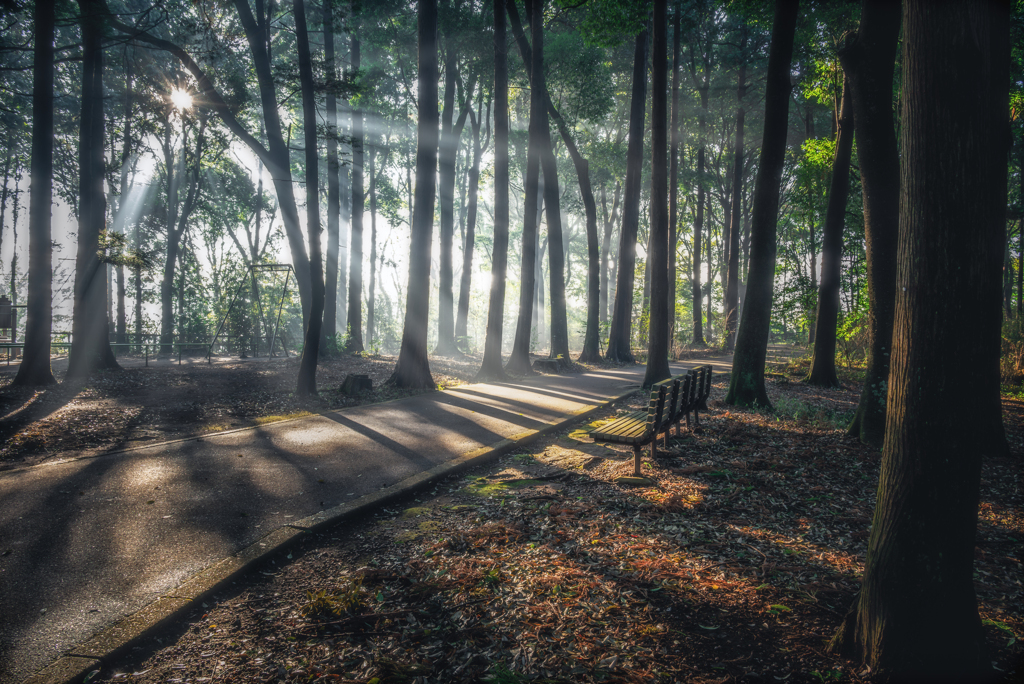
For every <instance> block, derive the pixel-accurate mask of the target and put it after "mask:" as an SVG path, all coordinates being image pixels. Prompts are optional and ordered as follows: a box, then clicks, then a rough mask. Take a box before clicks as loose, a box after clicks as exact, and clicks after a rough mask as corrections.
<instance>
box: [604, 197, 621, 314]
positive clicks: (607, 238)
mask: <svg viewBox="0 0 1024 684" xmlns="http://www.w3.org/2000/svg"><path fill="white" fill-rule="evenodd" d="M621 190H622V186H621V185H620V184H619V183H618V182H617V181H616V183H615V194H614V195H613V196H612V213H611V214H609V213H608V204H607V198H606V197H605V190H604V186H601V204H602V205H603V206H604V215H605V220H604V239H603V241H602V242H601V305H600V308H601V323H607V322H608V300H609V299H610V298H609V296H608V294H609V292H608V288H609V285H610V284H611V282H612V281H613V280H614V278H613V277H612V275H611V270H612V264H613V263H614V261H613V259H612V231H613V230H614V228H615V223H616V220H617V219H618V215H619V193H620V192H621Z"/></svg>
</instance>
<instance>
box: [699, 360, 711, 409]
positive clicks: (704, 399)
mask: <svg viewBox="0 0 1024 684" xmlns="http://www.w3.org/2000/svg"><path fill="white" fill-rule="evenodd" d="M709 396H711V366H704V387H702V388H701V393H700V407H701V409H703V410H705V411H706V410H707V408H708V397H709Z"/></svg>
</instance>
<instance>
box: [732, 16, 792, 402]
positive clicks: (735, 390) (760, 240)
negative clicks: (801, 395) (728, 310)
mask: <svg viewBox="0 0 1024 684" xmlns="http://www.w3.org/2000/svg"><path fill="white" fill-rule="evenodd" d="M798 5H799V2H798V0H776V2H775V19H774V23H773V25H772V41H771V47H770V48H769V52H768V71H767V74H766V81H767V85H766V87H765V115H764V139H763V141H762V143H761V163H760V165H759V167H758V170H757V181H756V182H755V183H754V209H753V225H752V226H751V229H750V232H751V237H750V273H749V274H748V280H747V296H746V301H745V302H744V304H743V318H742V319H741V321H740V327H739V331H738V332H737V334H736V351H735V353H734V354H733V362H732V380H731V383H730V385H729V394H728V395H727V396H726V399H725V400H726V402H727V403H729V404H739V405H740V406H751V405H755V404H756V405H760V406H765V407H767V406H771V402H770V401H768V394H767V393H766V392H765V389H764V360H765V355H766V354H767V352H768V330H769V326H770V324H771V315H772V290H773V283H774V280H775V251H776V245H775V235H776V224H777V222H778V218H779V188H780V185H781V183H782V165H783V160H784V158H785V155H786V133H787V129H788V116H789V94H790V90H791V87H792V86H791V85H790V75H789V70H790V63H791V61H792V57H793V36H794V34H795V32H796V17H797V8H798Z"/></svg>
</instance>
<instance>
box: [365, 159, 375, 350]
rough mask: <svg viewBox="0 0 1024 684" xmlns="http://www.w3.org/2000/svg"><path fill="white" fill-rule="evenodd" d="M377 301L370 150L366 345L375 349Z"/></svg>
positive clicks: (373, 175)
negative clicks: (368, 275)
mask: <svg viewBox="0 0 1024 684" xmlns="http://www.w3.org/2000/svg"><path fill="white" fill-rule="evenodd" d="M376 300H377V149H376V148H370V289H369V292H367V296H366V344H367V345H369V346H370V348H371V349H372V348H373V338H374V336H375V335H376V325H377V321H376Z"/></svg>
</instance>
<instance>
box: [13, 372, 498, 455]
mask: <svg viewBox="0 0 1024 684" xmlns="http://www.w3.org/2000/svg"><path fill="white" fill-rule="evenodd" d="M212 361H213V362H212V363H210V364H208V363H207V362H206V359H205V358H201V359H189V358H184V359H182V363H181V365H179V364H178V362H177V359H176V358H174V359H163V360H155V359H152V358H151V359H149V361H148V365H145V363H146V362H145V361H144V360H143V359H142V358H131V357H128V358H124V359H122V365H123V369H122V370H120V371H106V372H101V373H97V374H95V375H94V376H93V377H91V378H90V379H89V380H88V381H87V382H82V383H74V384H73V383H70V382H69V383H63V382H62V383H61V384H60V385H58V386H56V387H52V388H48V389H30V388H20V387H12V386H11V381H12V380H13V378H14V375H15V369H16V366H9V367H8V366H3V365H0V445H2V446H0V469H3V468H9V467H13V466H17V465H28V464H33V463H40V462H43V461H46V460H52V459H64V458H73V457H76V456H84V455H90V454H96V453H102V452H105V451H116V450H119V449H125V448H131V447H134V446H140V445H144V444H146V443H148V442H151V441H164V440H171V439H181V438H185V437H192V436H195V435H199V434H204V433H208V432H216V431H221V430H230V429H235V428H243V427H248V426H252V425H258V424H262V423H265V422H269V421H273V420H281V419H283V418H288V417H294V416H299V415H303V414H304V413H305V412H310V413H315V412H317V411H324V410H327V409H334V408H342V407H345V406H354V405H357V404H363V403H374V402H380V401H387V400H389V399H395V398H398V397H400V396H407V395H408V394H410V392H403V391H399V390H397V389H395V388H394V387H392V386H389V385H388V383H387V380H388V378H389V377H390V376H391V372H392V371H393V370H394V366H395V361H396V357H394V356H386V355H377V356H370V355H367V356H362V355H345V356H341V357H338V358H332V359H326V360H324V361H323V362H321V363H320V364H319V367H318V369H317V387H318V389H319V392H320V396H319V397H312V398H300V397H296V396H295V394H294V391H295V379H296V374H297V372H298V359H297V358H296V357H295V356H292V357H290V358H275V359H267V358H266V357H261V358H255V359H253V358H250V359H238V358H229V357H219V358H217V357H215V358H214V359H213V360H212ZM430 364H431V370H432V371H433V373H434V380H435V382H437V383H438V384H439V385H440V386H446V387H447V386H454V385H458V384H461V383H463V382H468V381H470V380H471V379H472V378H473V376H474V375H475V374H476V372H477V371H478V370H479V368H480V359H479V358H478V357H474V356H464V357H460V358H441V357H437V358H431V361H430ZM53 367H54V371H55V375H56V376H57V379H58V380H59V381H63V379H64V372H65V370H66V368H67V362H66V359H61V358H58V359H54V361H53ZM350 373H353V374H366V375H369V376H370V379H371V380H372V381H373V388H374V389H373V391H372V392H370V393H367V394H363V395H359V396H356V397H350V396H346V395H344V394H343V393H342V392H341V390H340V388H341V384H342V382H343V381H344V379H345V377H346V376H347V375H348V374H350Z"/></svg>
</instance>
